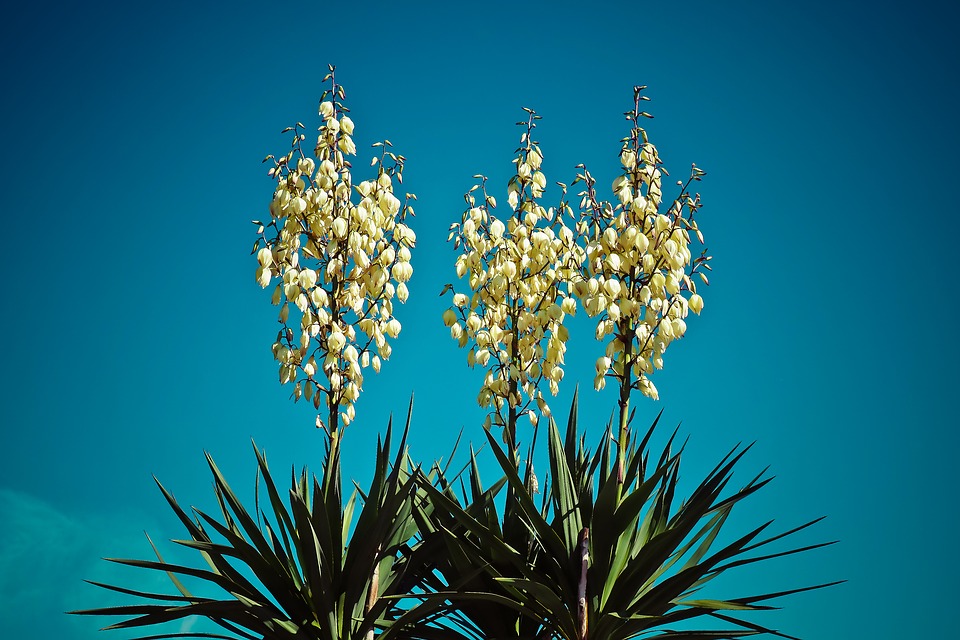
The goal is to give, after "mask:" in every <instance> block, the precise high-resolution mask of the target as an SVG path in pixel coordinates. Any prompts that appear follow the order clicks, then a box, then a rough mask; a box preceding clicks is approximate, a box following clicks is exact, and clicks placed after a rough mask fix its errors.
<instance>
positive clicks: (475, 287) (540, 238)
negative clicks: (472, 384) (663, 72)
mask: <svg viewBox="0 0 960 640" xmlns="http://www.w3.org/2000/svg"><path fill="white" fill-rule="evenodd" d="M644 88H645V87H635V88H634V108H633V110H631V111H628V112H627V113H626V114H625V115H626V117H627V120H628V121H630V123H631V125H632V127H631V130H630V133H629V135H628V136H627V137H626V138H624V139H623V140H622V147H621V150H620V164H621V167H622V173H621V175H619V176H618V177H617V179H616V180H615V181H614V183H613V196H614V198H615V202H616V203H615V204H614V203H612V202H610V201H603V200H600V199H599V198H598V195H597V190H596V180H595V179H594V177H593V176H592V175H591V174H590V172H589V171H588V170H587V168H586V167H585V166H584V165H578V166H577V169H578V170H579V173H578V175H577V177H576V178H575V180H574V182H573V184H574V185H575V184H578V183H582V185H583V189H582V190H581V191H580V192H579V193H578V194H577V195H578V196H579V198H580V202H579V214H578V215H576V214H574V212H573V210H572V208H571V206H570V205H569V204H568V203H567V201H566V199H565V198H566V195H567V188H566V186H565V185H563V184H562V183H557V184H558V185H560V187H561V189H562V196H561V198H560V202H559V204H558V205H557V206H556V207H551V208H544V206H543V205H542V204H541V203H540V200H541V198H542V196H543V192H544V190H545V188H546V178H545V177H544V175H543V173H542V172H541V162H542V160H543V155H542V153H541V151H540V148H539V145H538V144H537V143H536V142H535V141H534V140H533V139H532V138H531V135H532V133H533V130H534V128H535V126H536V121H537V120H538V119H539V117H540V116H538V115H536V114H535V113H534V112H533V111H532V110H530V109H526V110H525V111H526V112H527V114H528V119H527V121H526V122H521V123H518V124H520V125H522V126H525V127H526V130H525V132H524V134H523V135H522V136H521V146H520V148H519V149H518V150H517V153H518V155H517V157H516V159H515V160H514V162H515V164H516V174H515V175H514V176H513V177H512V178H511V179H510V181H509V184H508V185H507V195H508V202H509V205H510V210H511V214H510V216H509V218H508V219H507V220H506V222H504V221H501V220H499V219H498V218H496V217H495V216H494V214H493V213H492V212H491V209H493V208H495V207H496V201H495V199H494V198H493V196H490V195H488V194H487V188H486V178H484V177H483V176H475V177H476V178H478V179H480V181H481V182H480V183H479V184H477V185H476V186H474V187H473V188H472V189H471V190H470V191H469V192H468V193H467V194H466V195H465V199H466V201H467V205H468V208H467V210H466V211H465V212H464V214H463V217H462V220H461V222H460V223H455V224H453V225H451V227H450V236H449V238H448V239H449V240H453V241H454V243H455V246H456V247H457V248H459V249H461V253H460V255H459V256H458V257H457V262H456V271H457V276H458V277H459V278H461V279H466V280H467V284H468V286H469V290H470V292H471V293H470V294H467V293H460V292H456V291H455V292H454V296H453V306H452V307H451V308H450V309H448V310H447V311H446V312H445V313H444V323H445V324H446V325H447V326H448V327H450V333H451V336H452V337H453V338H454V339H455V340H457V341H458V343H459V344H460V346H461V347H467V346H468V345H469V348H470V351H469V352H468V354H467V361H468V363H469V364H470V365H471V366H474V365H476V364H479V365H481V366H482V367H485V368H486V374H485V377H484V381H483V384H482V385H481V389H480V393H479V395H478V398H477V399H478V402H479V404H480V406H482V407H491V406H492V407H493V411H492V412H491V420H490V422H491V423H493V424H496V425H499V426H502V427H504V429H505V433H504V440H505V441H506V442H507V443H508V444H510V445H515V441H514V438H515V425H516V421H517V418H518V417H519V416H522V415H524V414H528V415H529V416H530V418H531V421H532V422H533V423H534V424H536V422H537V411H539V413H540V414H541V415H545V416H549V415H550V410H549V406H548V405H547V403H546V401H545V400H544V396H543V393H542V391H541V390H540V385H541V383H542V382H546V383H547V386H548V387H549V389H550V391H551V392H552V393H553V394H554V395H555V394H556V393H557V388H558V384H559V382H560V380H561V379H562V378H563V368H562V365H563V360H564V352H565V350H566V341H567V337H568V335H569V333H568V329H567V327H566V326H565V325H564V320H565V317H566V316H567V315H572V314H574V313H575V312H576V309H577V306H578V304H577V300H579V301H580V305H581V306H582V307H583V308H584V310H585V311H586V313H587V315H588V316H590V317H595V318H597V324H596V332H595V335H596V338H597V339H598V340H605V341H606V347H605V351H604V355H603V356H601V357H600V358H598V359H597V362H596V376H595V378H594V387H595V388H596V389H597V390H600V389H602V388H603V387H604V386H605V385H606V380H607V378H612V379H615V380H616V381H617V382H618V384H619V387H620V430H619V436H618V444H619V447H618V449H619V450H620V451H623V450H625V447H626V444H627V443H626V421H627V418H628V412H629V395H630V392H631V391H632V390H638V391H640V392H641V393H642V394H644V395H646V396H648V397H651V398H653V399H657V397H658V393H657V389H656V387H655V386H654V384H653V383H652V382H651V381H650V378H649V376H650V374H652V372H653V371H654V370H655V369H660V368H662V367H663V354H664V352H665V351H666V348H667V346H668V345H669V344H670V343H671V342H672V341H673V340H676V339H679V338H681V337H682V336H683V335H684V333H685V332H686V321H685V318H686V317H687V314H688V312H689V311H693V312H694V313H699V312H700V310H701V309H702V308H703V299H702V298H701V297H700V295H698V294H697V289H696V283H695V282H694V279H693V276H694V275H699V276H700V277H701V278H702V279H703V281H704V282H706V281H707V279H706V276H705V274H704V273H703V270H704V269H707V270H709V265H708V264H707V263H708V261H709V260H710V257H709V256H707V255H706V253H705V252H704V253H702V254H701V255H700V256H699V257H697V258H693V255H692V253H691V250H690V244H691V235H693V236H696V238H697V240H698V241H699V242H700V243H701V244H702V243H703V236H702V234H701V232H700V230H699V228H698V227H697V222H696V220H695V214H696V212H697V211H698V210H699V208H700V196H699V194H695V195H691V194H690V192H689V187H690V185H691V183H693V182H695V181H699V180H700V178H701V176H703V175H704V172H703V171H702V170H700V169H698V168H697V166H696V165H693V167H692V170H691V174H690V178H689V179H688V180H687V181H686V183H683V182H680V183H678V184H679V186H680V194H679V195H678V196H677V197H676V199H674V200H673V202H672V203H671V204H669V205H666V206H665V205H664V203H663V191H662V185H661V182H662V178H663V176H665V175H667V172H666V170H665V169H664V168H663V166H662V163H661V161H660V157H659V155H658V154H657V149H656V147H655V146H654V145H653V144H652V143H650V141H649V139H648V138H647V133H646V131H645V130H644V129H643V128H642V127H641V126H640V124H639V123H640V119H641V118H644V117H652V116H650V115H649V114H648V113H646V112H644V111H641V110H640V103H641V102H643V101H644V100H646V99H647V98H646V97H645V96H643V95H642V90H643V89H644ZM478 190H479V192H480V194H481V197H480V199H479V202H478V199H477V197H476V196H475V195H474V193H475V192H477V191H478ZM565 219H569V220H570V221H571V222H570V225H569V226H568V224H567V222H566V221H565ZM449 288H450V289H455V288H456V287H455V286H454V285H449ZM685 293H686V294H687V295H684V294H685ZM534 402H535V403H536V405H537V406H536V408H534V407H533V406H532V405H533V403H534Z"/></svg>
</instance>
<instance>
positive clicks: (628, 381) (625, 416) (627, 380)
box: [617, 323, 633, 495]
mask: <svg viewBox="0 0 960 640" xmlns="http://www.w3.org/2000/svg"><path fill="white" fill-rule="evenodd" d="M624 324H625V323H624ZM618 329H619V331H618V336H617V339H618V340H620V342H621V344H623V375H622V376H621V378H620V399H619V401H618V402H617V404H618V405H619V408H620V416H619V417H620V420H619V424H618V427H617V494H618V495H620V493H621V491H622V489H623V483H624V479H625V476H626V469H625V466H626V455H627V436H628V434H629V432H628V431H627V421H628V420H629V418H630V387H631V386H632V384H633V383H632V378H631V376H632V369H633V366H632V361H633V335H632V334H629V333H627V331H626V329H627V328H626V327H623V326H620V327H618ZM628 336H629V337H628Z"/></svg>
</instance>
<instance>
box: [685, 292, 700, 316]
mask: <svg viewBox="0 0 960 640" xmlns="http://www.w3.org/2000/svg"><path fill="white" fill-rule="evenodd" d="M688 306H689V307H690V311H693V312H694V313H695V314H697V315H700V312H701V311H702V310H703V298H701V297H700V296H699V295H697V294H696V293H695V294H693V295H692V296H690V300H689V302H688Z"/></svg>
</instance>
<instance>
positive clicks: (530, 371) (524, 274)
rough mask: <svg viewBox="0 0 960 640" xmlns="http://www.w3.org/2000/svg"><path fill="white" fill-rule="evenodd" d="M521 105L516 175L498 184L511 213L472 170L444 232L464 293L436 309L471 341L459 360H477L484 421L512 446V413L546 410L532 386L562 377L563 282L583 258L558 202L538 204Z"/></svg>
mask: <svg viewBox="0 0 960 640" xmlns="http://www.w3.org/2000/svg"><path fill="white" fill-rule="evenodd" d="M526 112H527V116H528V118H527V120H526V122H521V123H518V124H520V125H522V126H524V127H525V131H524V133H523V135H522V136H521V138H520V147H519V148H518V149H517V157H516V158H515V159H514V161H513V162H514V164H515V165H516V173H515V174H514V175H513V177H512V178H511V179H510V181H509V184H508V185H507V202H508V204H509V207H510V212H509V213H508V215H507V216H506V217H505V219H500V218H497V217H496V215H495V214H494V213H493V209H495V208H496V199H495V197H494V196H492V195H489V194H488V193H487V179H486V178H485V177H484V176H482V175H478V176H474V177H475V178H476V179H478V180H480V182H479V184H477V185H475V186H474V187H473V188H471V189H470V191H469V192H467V193H466V194H465V195H464V199H465V200H466V203H467V209H466V211H464V213H463V216H462V219H461V221H460V222H459V223H455V224H453V225H451V227H450V235H449V237H448V240H452V241H453V242H454V246H455V247H456V248H458V249H460V250H461V253H460V255H459V257H458V258H457V262H456V271H457V276H459V277H460V278H466V279H467V281H468V285H469V289H470V291H471V292H472V293H471V294H470V295H467V294H466V293H460V292H456V291H454V294H453V306H452V307H451V308H449V309H448V310H447V311H446V312H445V313H444V316H443V319H444V324H446V325H447V326H448V327H450V335H451V337H452V338H453V339H455V340H457V341H458V343H459V344H460V346H461V347H466V346H467V345H468V344H469V345H470V351H469V352H468V354H467V362H468V364H469V365H470V366H471V367H473V366H474V365H477V364H479V365H480V366H481V367H484V368H486V374H485V376H484V380H483V384H482V385H481V387H480V393H479V394H478V396H477V401H478V402H479V404H480V406H481V407H485V408H486V407H492V411H491V413H490V415H489V416H488V425H489V424H496V425H498V426H501V427H503V428H504V441H505V442H506V443H507V444H508V445H509V446H510V447H511V449H515V447H516V441H515V429H516V423H517V419H518V418H519V417H521V416H523V415H527V416H529V418H530V420H531V422H533V423H534V424H536V421H537V419H538V412H539V413H540V414H543V415H549V413H550V409H549V405H548V404H547V402H546V400H545V398H544V395H543V392H542V391H541V389H540V386H541V384H542V383H544V382H545V383H546V385H547V387H548V388H549V389H550V391H551V392H552V393H553V394H554V395H555V394H556V393H557V390H558V385H559V383H560V380H562V379H563V363H564V353H565V352H566V341H567V338H568V336H569V331H568V330H567V327H565V326H564V324H563V323H564V319H565V317H566V316H567V315H568V314H573V313H575V312H576V301H575V300H574V299H573V297H571V292H570V285H571V283H572V282H573V281H574V279H575V278H576V277H577V273H578V265H579V264H580V263H581V262H582V260H583V255H582V253H583V251H582V248H581V247H580V246H578V244H577V243H576V241H575V238H574V233H573V231H572V230H571V228H570V227H569V226H567V225H566V224H565V222H564V215H565V213H566V215H567V216H568V217H569V218H571V220H572V211H571V210H570V207H569V206H568V205H567V203H566V202H565V200H564V199H563V198H561V200H560V203H559V205H558V206H557V207H544V205H543V204H542V203H541V200H542V197H543V192H544V189H545V188H546V184H547V182H546V177H545V176H544V174H543V173H542V171H541V163H542V161H543V154H542V152H541V151H540V147H539V145H538V143H537V142H536V141H535V140H533V138H532V134H533V131H534V128H535V127H536V121H537V120H538V119H539V116H538V115H537V114H536V113H535V112H533V111H532V110H529V109H527V110H526ZM477 192H479V194H480V197H479V201H478V198H477V196H476V195H475V193H477ZM564 193H565V192H564ZM448 288H449V289H454V287H453V285H448ZM534 405H535V406H536V408H534Z"/></svg>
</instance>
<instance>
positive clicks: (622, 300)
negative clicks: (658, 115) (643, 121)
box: [574, 87, 710, 399]
mask: <svg viewBox="0 0 960 640" xmlns="http://www.w3.org/2000/svg"><path fill="white" fill-rule="evenodd" d="M644 88H645V87H635V88H634V109H633V110H632V111H628V112H627V113H626V114H625V115H626V117H627V120H629V121H631V122H632V124H633V127H632V129H631V132H630V135H629V136H628V137H627V138H624V140H623V146H622V148H621V150H620V163H621V165H622V173H621V175H619V176H618V177H617V178H616V179H615V180H614V182H613V193H614V196H615V198H616V203H615V204H611V203H610V202H601V201H598V199H597V194H596V190H595V182H596V181H595V180H594V178H593V176H591V174H590V172H589V171H587V170H586V168H585V167H584V166H583V165H579V166H578V169H580V170H581V173H580V174H579V175H578V176H577V178H576V180H575V181H574V183H575V184H576V183H578V182H582V183H583V184H584V188H583V190H582V191H580V192H579V194H578V195H579V196H580V198H581V200H580V210H581V218H580V222H579V223H578V230H579V232H580V234H581V235H582V236H583V238H584V242H585V250H586V260H585V261H584V270H583V279H582V280H581V281H579V282H577V283H576V285H575V286H574V292H575V294H576V295H577V297H578V298H579V299H580V300H581V302H582V304H583V307H584V309H585V311H586V312H587V314H588V315H589V316H590V317H597V318H598V322H597V325H596V337H597V339H598V340H604V339H605V338H607V336H610V339H609V340H608V341H607V343H606V350H605V353H604V355H603V356H601V357H600V358H598V359H597V362H596V377H595V379H594V387H595V388H597V389H598V390H599V389H601V388H603V387H604V385H605V382H606V378H607V377H613V378H615V379H617V380H618V381H619V382H620V386H621V395H624V393H629V390H630V389H637V390H639V391H640V392H641V393H642V394H644V395H646V396H648V397H650V398H654V399H657V397H658V393H657V389H656V387H655V386H654V385H653V383H652V382H651V381H650V379H649V377H648V376H649V375H650V374H651V373H652V372H653V371H654V369H660V368H662V367H663V354H664V351H666V348H667V346H668V345H669V344H670V343H671V342H672V341H673V340H676V339H678V338H681V337H682V336H683V334H684V333H685V332H686V322H685V318H686V317H687V314H688V312H689V311H693V312H694V313H700V310H701V309H702V308H703V299H702V298H701V297H700V296H699V295H698V294H697V288H696V283H695V281H694V279H693V276H694V275H699V277H700V278H702V280H703V281H704V282H705V283H706V282H707V277H706V275H705V274H704V273H703V271H702V269H706V270H709V269H710V266H709V264H707V263H708V261H709V260H710V257H709V256H707V255H706V253H705V252H704V253H702V254H701V255H700V256H699V257H697V258H695V259H694V258H693V255H692V253H691V251H690V243H691V234H693V235H695V236H696V238H697V239H698V240H699V242H700V244H701V245H702V244H703V235H702V234H701V232H700V230H699V229H698V227H697V222H696V220H695V214H696V212H697V210H698V209H699V208H700V196H699V194H697V195H694V196H691V195H690V194H689V191H688V188H689V186H690V184H691V183H692V182H695V181H699V180H700V178H701V176H703V175H704V172H703V171H701V170H700V169H698V168H697V166H696V165H693V167H692V170H691V174H690V178H689V179H688V180H687V181H686V183H683V182H682V181H679V182H678V185H679V186H680V188H681V189H680V194H679V195H678V196H677V198H676V199H675V200H673V202H672V204H670V205H669V206H667V207H664V206H663V191H662V186H661V181H662V179H663V177H664V176H665V175H667V172H666V170H665V169H664V168H663V167H662V164H661V161H660V158H659V155H658V154H657V149H656V147H654V145H653V144H651V143H650V141H649V140H648V138H647V134H646V131H644V129H643V128H642V127H640V125H639V121H640V118H644V117H652V116H650V115H649V114H648V113H646V112H644V111H641V110H640V103H641V102H642V101H644V100H647V98H646V97H645V96H643V95H641V91H642V90H643V89H644ZM664 209H665V211H664ZM685 293H686V294H688V296H689V297H688V296H685V295H684V294H685Z"/></svg>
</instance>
